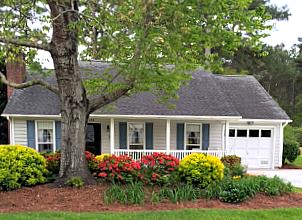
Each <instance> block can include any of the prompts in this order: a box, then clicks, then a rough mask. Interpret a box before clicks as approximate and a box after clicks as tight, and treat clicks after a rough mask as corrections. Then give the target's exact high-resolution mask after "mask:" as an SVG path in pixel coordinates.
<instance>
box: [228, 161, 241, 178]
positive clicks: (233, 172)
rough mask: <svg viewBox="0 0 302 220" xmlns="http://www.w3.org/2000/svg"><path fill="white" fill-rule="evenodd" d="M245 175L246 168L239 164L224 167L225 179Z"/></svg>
mask: <svg viewBox="0 0 302 220" xmlns="http://www.w3.org/2000/svg"><path fill="white" fill-rule="evenodd" d="M245 173H246V168H245V167H244V166H242V165H240V164H235V165H233V166H225V167H224V176H225V177H231V178H233V177H239V178H241V177H243V175H244V174H245Z"/></svg>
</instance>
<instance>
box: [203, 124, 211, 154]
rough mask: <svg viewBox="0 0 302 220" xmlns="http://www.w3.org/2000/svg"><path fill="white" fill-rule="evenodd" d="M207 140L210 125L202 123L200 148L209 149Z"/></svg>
mask: <svg viewBox="0 0 302 220" xmlns="http://www.w3.org/2000/svg"><path fill="white" fill-rule="evenodd" d="M209 141H210V125H209V124H202V149H203V150H208V149H209Z"/></svg>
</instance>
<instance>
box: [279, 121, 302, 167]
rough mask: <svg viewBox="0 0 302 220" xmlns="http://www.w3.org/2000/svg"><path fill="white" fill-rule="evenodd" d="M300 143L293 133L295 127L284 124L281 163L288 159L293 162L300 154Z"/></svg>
mask: <svg viewBox="0 0 302 220" xmlns="http://www.w3.org/2000/svg"><path fill="white" fill-rule="evenodd" d="M299 147H300V144H299V142H298V139H297V137H296V134H295V129H294V128H293V127H291V126H286V127H285V129H284V144H283V155H282V164H284V163H285V162H286V160H288V161H289V162H294V161H295V159H296V158H297V157H298V156H299V155H300V149H299Z"/></svg>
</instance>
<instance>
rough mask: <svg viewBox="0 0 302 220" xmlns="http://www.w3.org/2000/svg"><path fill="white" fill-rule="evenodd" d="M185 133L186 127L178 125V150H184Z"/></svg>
mask: <svg viewBox="0 0 302 220" xmlns="http://www.w3.org/2000/svg"><path fill="white" fill-rule="evenodd" d="M184 132H185V126H184V124H183V123H178V124H177V125H176V145H177V150H184Z"/></svg>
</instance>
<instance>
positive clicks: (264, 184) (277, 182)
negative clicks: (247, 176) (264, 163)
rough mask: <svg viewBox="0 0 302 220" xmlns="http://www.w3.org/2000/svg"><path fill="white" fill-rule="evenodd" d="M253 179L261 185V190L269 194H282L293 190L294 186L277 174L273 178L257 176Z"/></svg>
mask: <svg viewBox="0 0 302 220" xmlns="http://www.w3.org/2000/svg"><path fill="white" fill-rule="evenodd" d="M252 179H253V181H254V182H257V184H258V185H259V191H260V192H263V193H265V194H266V195H268V196H281V195H284V194H286V193H290V192H293V186H292V185H291V184H290V183H285V182H284V181H283V180H282V179H280V178H279V177H277V176H274V177H273V178H269V177H266V176H257V177H253V178H252Z"/></svg>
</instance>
